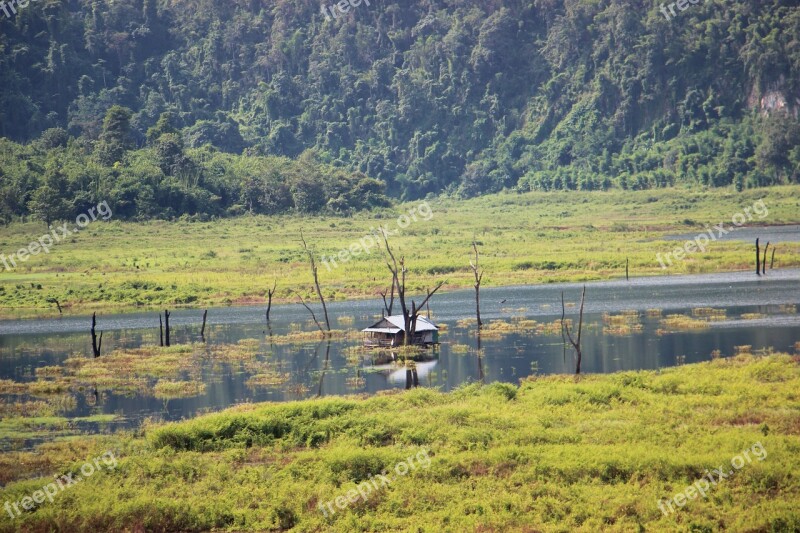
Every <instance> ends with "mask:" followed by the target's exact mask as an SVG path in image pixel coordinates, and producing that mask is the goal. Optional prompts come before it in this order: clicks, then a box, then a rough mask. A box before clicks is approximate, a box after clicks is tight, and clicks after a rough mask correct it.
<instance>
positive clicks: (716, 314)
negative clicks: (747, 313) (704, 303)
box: [692, 307, 727, 321]
mask: <svg viewBox="0 0 800 533" xmlns="http://www.w3.org/2000/svg"><path fill="white" fill-rule="evenodd" d="M692 316H693V317H695V318H702V319H703V320H708V321H719V320H725V319H726V318H727V316H726V313H725V309H715V308H713V307H695V308H694V309H692Z"/></svg>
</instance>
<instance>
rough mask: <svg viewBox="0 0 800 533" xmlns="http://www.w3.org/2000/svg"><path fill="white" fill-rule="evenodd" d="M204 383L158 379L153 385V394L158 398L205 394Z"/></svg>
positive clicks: (169, 398)
mask: <svg viewBox="0 0 800 533" xmlns="http://www.w3.org/2000/svg"><path fill="white" fill-rule="evenodd" d="M205 392H206V384H205V383H202V382H200V381H172V380H169V379H160V380H158V383H156V385H155V387H153V396H155V397H156V398H158V399H160V400H171V399H174V398H192V397H194V396H200V395H201V394H205Z"/></svg>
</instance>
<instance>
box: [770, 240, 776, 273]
mask: <svg viewBox="0 0 800 533" xmlns="http://www.w3.org/2000/svg"><path fill="white" fill-rule="evenodd" d="M774 266H775V247H774V246H773V247H772V259H770V260H769V269H770V270H772V268H773V267H774Z"/></svg>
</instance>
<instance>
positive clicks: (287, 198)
mask: <svg viewBox="0 0 800 533" xmlns="http://www.w3.org/2000/svg"><path fill="white" fill-rule="evenodd" d="M129 119H130V111H129V110H127V109H124V108H121V107H112V108H111V109H110V110H109V112H108V114H107V115H106V120H105V122H104V125H103V130H102V133H101V135H100V137H99V140H98V141H97V142H94V143H89V142H86V140H85V139H82V138H77V139H75V138H71V137H69V135H68V134H67V132H66V131H65V130H63V129H60V128H51V129H48V130H46V131H45V132H44V133H43V134H42V136H41V137H40V138H39V139H38V140H37V141H35V142H32V143H29V144H27V145H20V144H16V143H13V142H11V141H8V140H5V139H0V221H2V222H9V221H11V220H14V219H16V218H18V217H27V216H33V217H35V218H37V219H39V220H42V221H44V222H47V223H50V222H51V221H55V220H61V219H72V218H74V217H75V216H77V215H78V214H80V213H84V212H86V210H87V209H88V208H89V207H92V206H94V205H96V204H97V203H98V202H101V201H105V202H107V203H108V204H109V206H110V207H111V209H112V211H113V213H114V217H115V218H121V219H148V218H167V219H170V218H175V217H179V216H184V215H188V216H193V217H195V218H198V219H208V218H211V217H215V216H232V215H239V214H243V213H254V214H276V213H284V212H289V211H294V212H300V213H330V214H349V213H351V212H352V211H355V210H362V209H370V208H374V207H385V206H388V205H389V200H388V199H387V197H386V196H385V194H384V191H385V185H384V184H383V183H382V182H380V181H378V180H375V179H371V178H368V177H367V176H365V175H364V174H362V173H361V172H357V171H356V172H353V171H349V170H346V169H342V168H336V167H334V166H332V165H330V164H326V163H322V162H320V161H319V160H318V159H317V158H316V157H315V156H314V154H313V153H312V152H306V153H304V154H302V155H301V156H300V157H298V158H296V159H293V160H292V159H288V158H285V157H276V156H269V157H264V156H248V155H232V154H227V153H223V152H220V151H218V150H216V149H214V148H212V147H210V146H207V147H205V148H199V149H191V150H187V149H186V148H185V147H184V144H183V140H182V136H181V135H180V134H178V133H177V132H175V131H174V130H172V129H171V128H170V126H169V116H168V115H165V116H164V117H162V120H161V121H159V123H158V125H157V127H156V128H151V129H150V130H149V132H148V137H149V139H151V140H150V141H148V144H147V146H146V147H144V148H140V149H137V150H134V149H132V141H131V138H130V132H129V129H130V126H129V122H128V121H129Z"/></svg>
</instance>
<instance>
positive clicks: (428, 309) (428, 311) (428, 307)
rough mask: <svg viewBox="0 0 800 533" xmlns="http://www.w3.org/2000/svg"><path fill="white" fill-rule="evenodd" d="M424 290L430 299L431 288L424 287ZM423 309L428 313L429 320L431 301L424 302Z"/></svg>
mask: <svg viewBox="0 0 800 533" xmlns="http://www.w3.org/2000/svg"><path fill="white" fill-rule="evenodd" d="M425 291H426V292H427V293H428V300H430V299H431V290H430V289H427V288H426V289H425ZM425 311H426V312H427V313H428V320H430V319H431V303H430V301H428V302H427V303H425Z"/></svg>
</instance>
